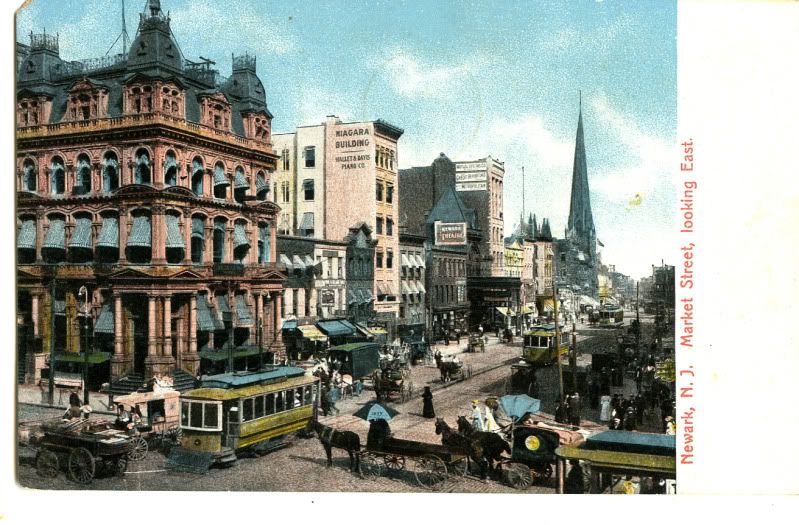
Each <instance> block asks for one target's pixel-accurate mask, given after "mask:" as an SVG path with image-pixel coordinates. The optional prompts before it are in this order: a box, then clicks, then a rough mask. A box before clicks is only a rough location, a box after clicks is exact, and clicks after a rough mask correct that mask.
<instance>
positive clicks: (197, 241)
mask: <svg viewBox="0 0 799 525" xmlns="http://www.w3.org/2000/svg"><path fill="white" fill-rule="evenodd" d="M204 252H205V217H203V216H202V215H195V216H193V217H192V218H191V262H193V263H194V264H202V263H203V262H204V260H203V259H204V255H205V253H204Z"/></svg>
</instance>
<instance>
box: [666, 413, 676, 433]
mask: <svg viewBox="0 0 799 525" xmlns="http://www.w3.org/2000/svg"><path fill="white" fill-rule="evenodd" d="M665 423H666V434H668V435H669V436H675V435H677V425H676V423H674V418H673V417H671V416H666V420H665Z"/></svg>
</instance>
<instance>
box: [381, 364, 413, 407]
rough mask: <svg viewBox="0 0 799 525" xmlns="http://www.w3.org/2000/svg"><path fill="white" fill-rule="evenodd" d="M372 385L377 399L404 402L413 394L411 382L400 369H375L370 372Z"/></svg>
mask: <svg viewBox="0 0 799 525" xmlns="http://www.w3.org/2000/svg"><path fill="white" fill-rule="evenodd" d="M372 385H373V387H374V390H375V395H376V396H377V400H378V401H383V400H385V401H399V402H400V403H404V402H405V401H406V400H408V399H410V398H411V395H412V394H413V383H411V382H410V380H408V376H407V375H406V374H405V373H403V371H402V370H401V369H387V370H375V371H374V372H372Z"/></svg>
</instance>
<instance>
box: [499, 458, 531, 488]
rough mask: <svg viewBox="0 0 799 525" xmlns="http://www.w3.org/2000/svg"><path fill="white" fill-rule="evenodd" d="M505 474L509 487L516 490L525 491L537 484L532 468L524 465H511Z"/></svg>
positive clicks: (505, 470)
mask: <svg viewBox="0 0 799 525" xmlns="http://www.w3.org/2000/svg"><path fill="white" fill-rule="evenodd" d="M504 472H505V480H506V481H507V483H508V485H510V486H511V487H513V488H515V489H520V490H524V489H526V488H528V487H529V486H530V485H532V484H533V483H534V482H535V477H534V475H533V473H532V471H531V470H530V467H528V466H527V465H525V464H523V463H510V464H509V465H508V466H507V468H506V469H504Z"/></svg>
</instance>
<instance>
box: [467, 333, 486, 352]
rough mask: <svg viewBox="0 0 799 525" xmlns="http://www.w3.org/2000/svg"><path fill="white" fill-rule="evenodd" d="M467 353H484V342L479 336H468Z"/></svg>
mask: <svg viewBox="0 0 799 525" xmlns="http://www.w3.org/2000/svg"><path fill="white" fill-rule="evenodd" d="M466 351H467V352H485V351H486V346H485V340H484V339H483V337H482V336H481V335H480V334H471V335H469V344H468V345H467V346H466Z"/></svg>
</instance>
